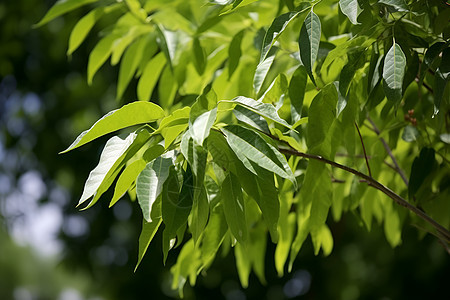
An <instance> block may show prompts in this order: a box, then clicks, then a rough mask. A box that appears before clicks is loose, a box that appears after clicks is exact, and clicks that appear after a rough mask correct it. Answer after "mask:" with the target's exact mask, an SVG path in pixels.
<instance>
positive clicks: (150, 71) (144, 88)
mask: <svg viewBox="0 0 450 300" xmlns="http://www.w3.org/2000/svg"><path fill="white" fill-rule="evenodd" d="M166 62H167V61H166V57H165V55H164V53H163V52H159V53H158V54H156V55H155V56H154V57H153V58H152V59H151V60H150V61H149V62H148V63H147V64H146V66H145V68H144V72H142V75H141V78H140V79H139V83H138V86H137V95H138V99H139V100H140V101H149V100H150V97H151V96H152V92H153V89H154V88H155V85H156V83H157V82H158V79H159V76H160V75H161V72H162V70H163V68H164V66H165V65H166Z"/></svg>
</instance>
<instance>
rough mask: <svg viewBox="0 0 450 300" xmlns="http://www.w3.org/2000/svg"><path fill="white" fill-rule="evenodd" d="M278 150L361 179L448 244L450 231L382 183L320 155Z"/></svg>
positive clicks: (293, 150) (292, 150) (284, 149)
mask: <svg viewBox="0 0 450 300" xmlns="http://www.w3.org/2000/svg"><path fill="white" fill-rule="evenodd" d="M279 150H280V152H282V153H285V154H289V155H294V156H299V157H304V158H308V159H314V160H317V161H321V162H323V163H326V164H328V165H330V166H333V167H335V168H339V169H341V170H344V171H347V172H349V173H352V174H353V175H356V176H358V177H361V178H363V179H364V180H365V181H366V183H367V184H368V185H369V186H372V187H374V188H376V189H377V190H379V191H381V192H382V193H384V194H385V195H386V196H388V197H389V198H391V199H392V200H394V201H395V202H396V203H397V204H398V205H400V206H403V207H405V208H407V209H409V210H410V211H412V212H413V213H414V214H416V215H417V216H418V217H419V218H421V219H422V220H424V221H425V222H427V223H429V224H430V225H431V226H433V227H434V228H435V229H436V230H437V231H438V232H439V233H440V234H441V235H442V237H443V238H444V239H445V241H446V242H447V243H450V231H449V230H447V229H446V228H444V227H443V226H442V225H441V224H439V223H438V222H436V221H435V220H434V219H433V218H431V217H430V216H428V215H427V214H426V213H425V212H423V211H422V210H420V209H419V208H417V207H415V206H414V205H412V204H411V203H409V202H408V201H406V200H405V199H403V198H402V197H401V196H400V195H398V194H396V193H395V192H393V191H392V190H391V189H389V188H388V187H386V186H384V185H383V184H382V183H380V182H378V181H376V180H375V179H374V178H372V177H371V176H368V175H366V174H364V173H361V172H359V171H357V170H355V169H352V168H350V167H347V166H344V165H341V164H339V163H337V162H334V161H331V160H328V159H326V158H324V157H322V156H320V155H314V154H308V153H304V152H299V151H297V150H295V149H292V148H291V149H286V148H280V149H279Z"/></svg>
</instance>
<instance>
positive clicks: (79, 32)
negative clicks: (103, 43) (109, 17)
mask: <svg viewBox="0 0 450 300" xmlns="http://www.w3.org/2000/svg"><path fill="white" fill-rule="evenodd" d="M105 11H106V9H105V7H98V8H96V9H93V10H91V11H90V12H89V13H88V14H87V15H85V16H84V17H82V18H81V19H80V20H79V21H78V22H77V24H75V27H74V28H73V29H72V32H71V33H70V38H69V48H68V50H67V55H72V53H73V52H74V51H75V50H76V49H77V48H78V47H79V46H80V45H81V43H82V42H83V41H84V39H85V38H86V36H87V35H88V33H89V32H90V31H91V29H92V27H94V25H95V23H96V22H97V21H98V20H99V19H100V18H101V17H102V16H103V15H104V14H105Z"/></svg>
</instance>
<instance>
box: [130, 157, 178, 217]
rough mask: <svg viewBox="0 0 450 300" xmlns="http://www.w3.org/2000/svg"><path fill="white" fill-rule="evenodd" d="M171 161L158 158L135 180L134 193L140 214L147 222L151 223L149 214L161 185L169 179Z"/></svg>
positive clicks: (159, 192)
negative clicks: (140, 210)
mask: <svg viewBox="0 0 450 300" xmlns="http://www.w3.org/2000/svg"><path fill="white" fill-rule="evenodd" d="M170 166H172V159H170V158H163V157H158V158H156V159H155V160H153V161H151V162H149V163H148V164H147V165H146V166H145V168H144V169H143V170H142V172H141V173H140V174H139V176H138V177H137V179H136V193H137V198H138V202H139V205H140V207H141V209H142V214H143V216H144V219H145V220H146V221H147V222H152V218H151V217H150V213H151V211H152V205H153V203H154V202H155V201H156V198H158V197H159V195H160V194H161V192H162V188H163V184H164V182H165V181H166V180H167V177H169V168H170Z"/></svg>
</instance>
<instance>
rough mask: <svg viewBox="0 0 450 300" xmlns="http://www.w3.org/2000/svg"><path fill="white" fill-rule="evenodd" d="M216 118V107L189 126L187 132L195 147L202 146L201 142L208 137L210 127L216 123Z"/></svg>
mask: <svg viewBox="0 0 450 300" xmlns="http://www.w3.org/2000/svg"><path fill="white" fill-rule="evenodd" d="M216 116H217V107H216V108H214V109H212V110H210V111H207V112H204V113H203V114H201V115H200V116H198V117H197V118H196V119H195V121H194V123H193V124H191V125H190V128H189V130H190V132H191V135H192V138H193V140H194V142H195V143H196V144H197V145H200V146H202V145H203V141H204V140H205V139H206V138H207V137H208V135H209V132H210V130H211V127H212V126H213V124H214V122H215V121H216Z"/></svg>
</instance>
